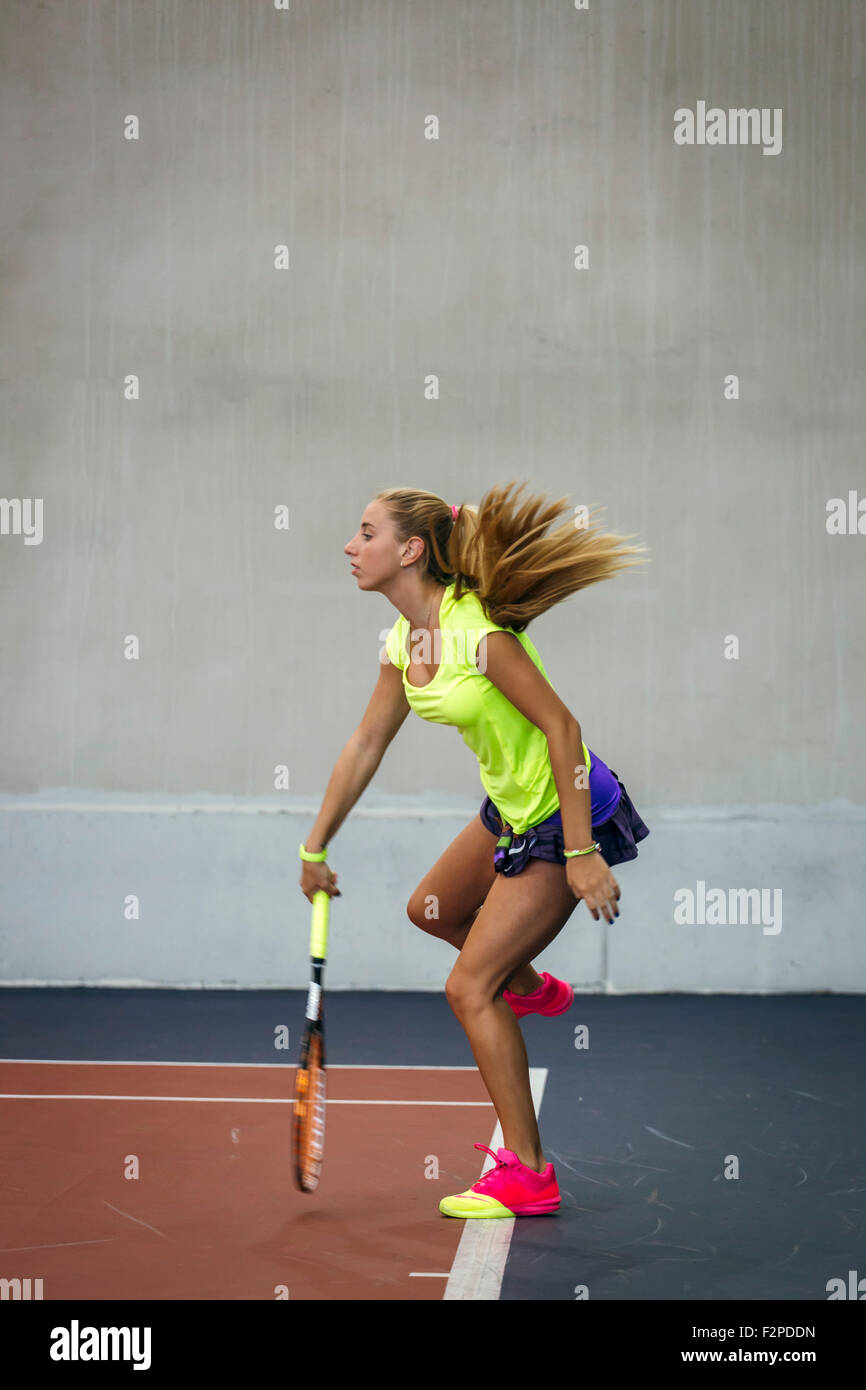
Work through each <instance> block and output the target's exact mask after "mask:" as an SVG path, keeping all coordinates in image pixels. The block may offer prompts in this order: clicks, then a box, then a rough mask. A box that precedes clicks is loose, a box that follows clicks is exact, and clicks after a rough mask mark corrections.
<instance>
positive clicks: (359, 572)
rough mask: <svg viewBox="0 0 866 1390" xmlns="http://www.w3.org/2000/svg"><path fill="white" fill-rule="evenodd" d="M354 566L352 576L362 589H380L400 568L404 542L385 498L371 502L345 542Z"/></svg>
mask: <svg viewBox="0 0 866 1390" xmlns="http://www.w3.org/2000/svg"><path fill="white" fill-rule="evenodd" d="M343 551H344V554H346V555H348V557H349V560H350V562H351V563H352V565H353V566H355V567H356V568H354V569H353V570H352V571H351V574H352V578H353V579H354V580H355V581H356V583H357V586H358V588H360V589H378V588H379V587H380V586H381V585H382V584H386V583H387V582H388V580H389V579H393V578H394V576H395V575H396V574H398V573H399V571H400V568H401V566H400V546H399V545H398V543H397V538H396V536H395V535H394V524H393V522H392V521H391V518H390V516H389V515H388V511H387V509H386V507H385V504H384V502H369V503H368V504H367V506H366V507H365V509H364V514H363V516H362V517H361V524H360V526H359V527H358V530H357V532H356V533H355V535H354V536H353V537H352V539H351V540H350V541H349V542H348V543H347V544H346V545H344V546H343Z"/></svg>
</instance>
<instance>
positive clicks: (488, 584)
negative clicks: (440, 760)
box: [300, 483, 649, 1217]
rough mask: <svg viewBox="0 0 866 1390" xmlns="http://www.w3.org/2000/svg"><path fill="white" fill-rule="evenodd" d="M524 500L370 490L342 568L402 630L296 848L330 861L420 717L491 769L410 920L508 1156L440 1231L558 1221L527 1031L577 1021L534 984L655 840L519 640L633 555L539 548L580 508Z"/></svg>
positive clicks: (605, 548) (551, 981) (555, 988)
mask: <svg viewBox="0 0 866 1390" xmlns="http://www.w3.org/2000/svg"><path fill="white" fill-rule="evenodd" d="M513 487H514V484H511V483H509V484H508V486H507V487H505V488H502V487H494V488H491V489H490V490H489V492H488V493H487V494H486V495H485V497H484V498H483V499H482V501H481V503H480V505H479V506H478V507H477V508H474V507H469V506H463V507H459V508H458V507H456V506H449V505H448V504H447V503H446V502H443V501H442V499H441V498H439V497H436V496H435V495H434V494H433V493H429V492H419V491H415V490H412V489H409V488H394V489H389V490H387V491H384V492H380V493H377V495H376V496H375V497H374V498H373V500H372V501H371V502H370V503H369V504H368V505H367V507H366V508H365V510H364V514H363V516H362V518H361V524H360V527H359V529H358V532H357V534H356V535H355V536H353V538H352V539H351V540H350V541H349V542H348V543H347V545H346V546H345V547H344V551H345V554H346V555H347V556H348V557H349V560H350V561H351V564H352V574H353V575H354V577H355V581H356V584H357V586H358V588H360V589H363V590H364V591H365V592H371V591H372V592H375V593H380V594H384V595H385V596H386V598H388V599H389V600H390V602H391V603H393V605H394V607H395V608H396V609H397V610H398V613H399V616H398V618H397V621H396V622H395V623H394V626H393V627H392V629H391V631H390V632H389V634H388V638H387V643H386V649H387V656H386V658H385V659H384V661H383V664H382V667H381V670H380V673H379V679H378V683H377V685H376V688H375V690H374V692H373V696H372V699H371V700H370V703H369V705H368V706H367V710H366V712H365V714H364V717H363V719H362V720H361V723H360V724H359V725H358V728H357V729H356V730H355V732H354V734H352V736H351V738H350V739H349V741H348V742H347V744H346V746H345V748H344V749H343V751H342V753H341V754H340V757H339V759H338V761H337V763H336V766H335V767H334V770H333V772H332V774H331V778H330V781H329V782H328V786H327V790H326V792H325V796H324V800H323V802H322V806H321V809H320V811H319V815H318V817H317V819H316V823H315V825H314V826H313V829H312V832H311V834H310V835H309V837H308V839H307V840H306V842H305V843H304V844H302V845H301V846H300V849H301V851H302V854H314V853H316V852H326V850H327V845H328V844H329V842H330V841H331V839H332V838H333V836H334V835H335V834H336V832H337V830H338V829H339V827H340V825H341V824H342V823H343V821H344V820H345V818H346V816H347V815H348V813H349V811H350V809H351V808H352V806H354V804H355V802H356V801H357V800H358V798H359V797H360V796H361V794H362V792H363V791H364V788H365V787H366V786H367V784H368V782H369V781H370V780H371V778H372V777H373V775H374V773H375V771H376V769H377V768H378V766H379V763H380V762H381V760H382V756H383V754H384V752H385V749H386V748H387V747H388V745H389V743H390V742H391V740H392V739H393V737H394V735H395V734H396V733H397V731H398V729H399V728H400V726H401V725H402V723H403V720H404V719H405V718H406V715H407V714H408V713H409V710H410V709H414V710H416V711H417V713H418V714H419V715H420V716H421V717H422V718H424V719H428V720H432V721H434V722H436V723H440V724H450V725H453V726H456V728H458V729H459V730H460V732H461V734H462V736H463V739H464V741H465V743H466V744H467V745H468V746H469V747H470V748H471V749H472V751H473V753H475V755H476V757H477V758H478V765H479V773H480V777H481V782H482V785H483V787H484V789H485V791H486V792H487V795H486V796H485V798H484V801H483V802H482V805H481V810H480V813H479V815H478V817H476V818H474V819H473V820H472V821H470V823H469V824H468V825H467V826H466V827H465V829H464V830H462V831H461V832H460V834H459V835H458V836H457V838H456V839H455V840H454V841H453V843H452V844H451V845H450V846H449V848H448V849H446V850H445V852H444V854H442V855H441V857H440V858H439V859H438V860H437V861H436V863H435V864H434V865H433V867H432V868H431V869H430V871H429V873H428V874H427V875H426V877H425V878H424V879H423V880H422V882H421V883H420V884H419V885H418V887H417V888H416V890H415V892H414V893H413V894H412V897H411V899H410V901H409V904H408V908H407V911H408V915H409V917H410V919H411V920H412V921H413V922H414V923H415V924H416V925H417V926H419V927H421V928H422V930H424V931H427V932H430V933H431V934H432V935H434V936H437V937H439V938H441V939H442V940H444V941H448V942H450V943H451V945H452V946H455V947H456V948H457V951H458V952H459V955H458V957H457V961H456V964H455V965H454V968H453V969H452V971H451V974H450V975H449V977H448V980H447V982H446V985H445V993H446V995H447V998H448V1001H449V1003H450V1005H451V1008H452V1009H453V1011H454V1013H455V1014H456V1016H457V1018H458V1019H459V1021H460V1023H461V1025H462V1026H463V1028H464V1030H465V1032H466V1035H467V1037H468V1039H469V1043H470V1045H471V1047H472V1051H473V1054H474V1056H475V1060H476V1062H477V1064H478V1069H479V1071H480V1073H481V1076H482V1078H483V1080H484V1084H485V1086H486V1087H487V1090H488V1092H489V1094H490V1098H491V1101H492V1102H493V1105H494V1107H495V1109H496V1113H497V1116H498V1117H499V1122H500V1124H501V1126H502V1137H503V1141H504V1144H503V1147H501V1148H499V1149H498V1150H497V1152H496V1153H495V1154H493V1151H492V1150H491V1149H489V1148H487V1146H486V1145H484V1144H476V1145H475V1147H476V1148H477V1149H484V1150H485V1151H486V1152H487V1153H489V1154H491V1156H492V1157H493V1158H495V1159H496V1166H495V1167H494V1168H492V1169H491V1170H490V1171H489V1172H488V1173H486V1174H485V1175H484V1177H482V1178H480V1179H479V1180H478V1182H476V1183H475V1184H474V1185H473V1186H472V1187H471V1188H469V1189H467V1191H465V1192H462V1193H459V1194H458V1195H456V1196H452V1197H445V1198H443V1200H442V1201H441V1202H440V1205H439V1209H440V1211H441V1212H442V1213H443V1214H444V1215H446V1216H460V1217H509V1216H528V1215H535V1214H538V1213H542V1212H549V1211H555V1210H556V1208H557V1207H558V1206H559V1200H560V1199H559V1188H558V1186H557V1182H556V1174H555V1172H554V1169H553V1165H552V1164H551V1163H546V1162H545V1158H544V1154H543V1151H542V1147H541V1139H540V1136H539V1133H538V1125H537V1123H536V1117H535V1110H534V1106H533V1103H532V1095H531V1092H530V1085H529V1064H528V1059H527V1055H526V1048H525V1046H524V1042H523V1036H522V1034H521V1031H520V1027H519V1024H518V1022H517V1019H518V1017H520V1016H522V1015H524V1014H527V1013H541V1014H547V1015H553V1014H560V1013H563V1012H564V1011H565V1010H566V1009H567V1008H569V1006H570V1005H571V1002H572V1000H573V997H574V993H573V990H572V989H571V987H570V985H568V984H566V983H565V982H564V981H562V980H557V979H555V978H553V977H552V976H551V975H549V974H547V973H546V972H545V973H544V974H543V975H541V976H539V975H538V974H537V973H536V971H535V970H534V969H533V966H532V960H533V958H534V957H535V956H537V955H538V954H539V952H541V951H543V950H544V949H545V947H547V946H549V945H550V943H551V941H553V940H554V938H555V937H556V936H557V935H558V934H559V932H560V931H561V930H562V928H563V926H564V925H565V923H566V922H567V921H568V919H569V917H570V916H571V914H572V912H573V911H574V909H575V907H576V906H577V904H578V902H579V901H580V900H581V899H582V900H583V901H584V902H585V903H586V906H587V909H588V910H589V912H590V913H591V915H592V917H593V918H594V919H595V921H599V920H600V919H601V918H603V919H604V921H606V922H608V923H612V922H613V921H614V920H615V918H617V917H618V916H619V906H618V899H619V897H620V889H619V885H618V883H617V881H616V879H615V878H614V876H613V874H612V873H611V871H610V866H611V864H618V863H622V862H623V861H625V860H628V859H634V858H636V857H637V846H636V842H637V841H639V840H642V839H643V838H644V837H645V836H646V835H648V834H649V830H648V829H647V827H646V825H644V823H643V821H642V820H641V818H640V816H639V815H638V813H637V811H636V810H635V808H634V806H633V805H632V803H631V800H630V798H629V796H628V793H627V791H626V789H625V787H624V786H623V784H622V783H621V782H620V781H619V778H618V777H617V775H616V773H615V772H613V771H612V770H611V769H610V768H608V767H607V766H606V765H605V763H603V762H602V761H601V759H600V758H599V757H598V755H597V754H594V753H592V752H591V750H590V749H588V748H587V746H586V744H585V743H584V742H583V738H582V735H581V729H580V724H579V721H578V719H577V717H576V715H575V714H574V713H573V712H572V711H571V710H570V709H569V708H568V707H567V706H566V705H565V704H564V703H563V702H562V700H561V699H560V698H559V696H558V695H557V693H556V691H555V690H554V688H553V686H552V684H551V682H550V680H549V678H548V676H547V673H546V671H545V669H544V666H543V664H542V661H541V658H540V656H539V655H538V652H537V651H536V649H535V647H534V645H533V643H532V642H531V640H530V639H529V637H527V635H526V631H525V629H526V627H527V624H528V623H529V622H531V620H532V619H533V618H536V617H538V616H539V614H541V613H544V612H546V611H547V609H549V608H551V607H552V606H553V605H554V604H555V603H559V602H560V601H561V600H562V599H564V598H567V597H568V596H569V595H570V594H572V593H575V592H576V591H577V590H578V589H582V588H584V587H585V586H586V585H588V584H594V583H597V582H598V581H599V580H602V579H608V578H610V577H611V576H613V575H614V574H615V573H616V572H617V571H618V570H619V569H622V568H626V567H628V566H629V565H633V564H637V563H640V559H639V558H638V548H635V547H632V546H628V545H625V544H624V543H623V538H622V537H619V536H613V535H606V534H603V533H601V532H599V531H598V530H597V529H596V528H595V527H594V526H590V525H584V526H580V525H578V524H577V522H576V521H575V520H574V519H572V520H570V521H568V522H565V523H563V524H562V525H560V526H559V527H558V528H557V529H556V530H555V531H554V532H553V533H552V534H550V535H545V532H546V531H547V530H548V527H549V526H550V523H551V522H552V521H553V520H554V519H556V518H557V517H559V516H560V515H561V514H562V512H563V511H564V510H569V509H568V508H567V507H566V506H565V505H564V499H563V501H561V502H559V503H548V502H546V501H545V499H544V498H540V497H529V498H528V499H526V500H524V501H522V502H518V500H517V498H516V497H515V496H512V495H511V493H512V488H513ZM520 490H521V489H518V491H520ZM639 549H644V547H640V548H639ZM410 635H411V641H407V638H409V637H410ZM584 650H585V647H584ZM380 660H382V658H381V657H380ZM320 888H324V889H325V890H326V892H328V893H330V894H332V895H339V889H338V888H337V875H336V874H335V873H333V872H332V871H331V869H330V868H329V867H328V865H327V863H326V862H324V860H323V861H322V862H320V863H314V862H309V861H306V860H305V862H304V864H303V869H302V873H301V889H302V891H303V892H304V894H305V895H306V896H307V897H308V898H309V899H310V901H312V898H313V894H314V893H315V892H316V890H317V889H320Z"/></svg>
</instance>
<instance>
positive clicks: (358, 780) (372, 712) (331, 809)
mask: <svg viewBox="0 0 866 1390" xmlns="http://www.w3.org/2000/svg"><path fill="white" fill-rule="evenodd" d="M408 713H409V702H408V700H407V699H406V692H405V690H404V689H403V677H402V675H401V674H400V671H399V670H398V668H397V667H396V666H394V665H392V663H391V662H387V663H386V664H385V665H383V666H382V667H381V669H380V671H379V679H378V681H377V682H376V688H375V689H374V691H373V694H372V696H371V697H370V703H369V704H368V706H367V708H366V710H365V711H364V717H363V719H362V720H361V722H360V724H359V725H358V727H357V729H356V730H355V732H354V733H353V734H352V736H351V738H350V739H349V740H348V741H347V743H346V746H345V748H344V749H343V751H342V753H341V754H340V756H339V758H338V759H337V761H336V763H335V764H334V770H333V772H332V773H331V777H330V780H329V782H328V785H327V788H326V790H325V796H324V799H323V801H322V805H321V809H320V810H319V814H318V816H317V817H316V823H315V825H314V826H313V828H312V830H311V831H310V835H309V838H308V839H307V840H305V841H304V847H305V849H308V850H309V851H310V853H314V852H315V851H316V850H320V849H323V848H324V846H325V845H329V844H330V843H331V840H332V839H333V837H334V836H335V835H336V833H337V831H338V830H339V828H340V826H341V825H342V824H343V821H344V820H345V819H346V817H347V815H348V814H349V812H350V811H351V809H352V807H353V806H354V804H355V802H356V801H357V800H358V798H359V797H360V796H361V795H362V793H363V791H364V789H365V787H366V786H367V784H368V783H369V782H370V781H371V780H372V778H373V775H374V773H375V771H376V769H377V767H378V766H379V764H380V762H381V761H382V758H383V757H384V755H385V749H386V748H387V747H388V744H389V743H390V742H391V740H392V738H393V737H394V735H395V734H396V733H397V730H398V729H399V728H400V726H401V724H402V723H403V720H404V719H405V718H406V715H407V714H408Z"/></svg>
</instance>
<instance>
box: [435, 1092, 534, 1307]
mask: <svg viewBox="0 0 866 1390" xmlns="http://www.w3.org/2000/svg"><path fill="white" fill-rule="evenodd" d="M546 1081H547V1068H546V1067H530V1068H529V1085H530V1089H531V1091H532V1104H533V1106H534V1107H535V1113H536V1115H537V1114H538V1112H539V1110H540V1109H541V1098H542V1096H543V1095H544V1087H545V1083H546ZM501 1147H502V1126H501V1125H500V1124H498V1123H497V1125H496V1128H495V1129H494V1131H493V1138H492V1139H491V1140H490V1143H489V1145H488V1148H491V1149H492V1150H493V1152H494V1153H495V1152H496V1150H497V1149H499V1148H501ZM492 1167H493V1159H492V1158H491V1157H490V1155H489V1154H487V1155H486V1156H485V1159H484V1165H483V1167H482V1169H481V1172H480V1173H479V1175H478V1176H479V1177H483V1176H484V1174H485V1173H486V1172H487V1170H488V1169H489V1168H492ZM476 1181H477V1179H476ZM459 1219H460V1218H459V1217H456V1218H455V1217H452V1218H451V1220H459ZM516 1220H517V1217H516V1216H501V1217H500V1216H497V1217H488V1218H480V1217H471V1216H470V1217H466V1218H465V1219H464V1222H463V1234H462V1236H461V1237H460V1244H459V1245H458V1247H457V1254H456V1255H455V1256H454V1263H453V1265H452V1266H451V1274H450V1276H449V1279H448V1283H447V1284H446V1285H445V1292H444V1293H443V1295H442V1301H443V1302H445V1301H446V1300H447V1301H454V1300H455V1299H461V1300H475V1301H480V1300H487V1301H494V1302H495V1301H496V1300H498V1298H499V1292H500V1289H501V1288H502V1276H503V1274H504V1273H505V1262H506V1260H507V1259H508V1249H509V1246H510V1245H511V1236H512V1232H513V1231H514V1223H515V1221H516Z"/></svg>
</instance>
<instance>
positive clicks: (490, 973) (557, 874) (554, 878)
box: [446, 859, 580, 1002]
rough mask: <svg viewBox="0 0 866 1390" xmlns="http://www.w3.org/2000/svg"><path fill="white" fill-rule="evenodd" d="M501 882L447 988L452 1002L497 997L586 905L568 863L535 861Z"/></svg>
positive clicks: (492, 892) (489, 897) (501, 877)
mask: <svg viewBox="0 0 866 1390" xmlns="http://www.w3.org/2000/svg"><path fill="white" fill-rule="evenodd" d="M495 877H496V879H497V882H496V883H495V884H494V885H493V887H492V888H491V890H490V892H489V893H488V894H487V897H486V899H485V901H484V905H483V907H482V908H481V911H480V912H479V913H478V916H477V917H476V918H475V921H474V923H473V925H472V931H471V932H470V933H469V936H468V937H467V938H466V945H465V946H464V947H463V950H462V951H461V952H460V955H459V956H458V958H457V962H456V964H455V966H454V968H453V970H452V971H451V975H450V977H449V980H448V984H447V985H446V991H447V993H448V995H449V998H451V999H452V1002H453V1000H454V999H455V998H459V997H461V996H462V997H467V998H470V999H471V998H475V999H481V998H483V999H493V998H495V996H496V995H497V994H498V993H499V992H500V991H501V990H502V988H503V987H504V985H505V984H506V982H507V981H508V980H509V979H510V978H511V976H512V975H513V974H514V972H515V971H516V970H518V969H519V968H520V966H521V965H523V964H524V962H526V961H528V960H532V959H533V957H534V956H537V955H538V954H539V953H540V952H541V951H543V950H544V949H545V948H546V947H547V946H549V945H550V943H551V941H553V940H554V939H555V938H556V937H557V936H558V935H559V933H560V932H561V931H562V928H563V927H564V926H565V924H566V922H567V921H568V919H569V917H570V916H571V914H572V913H573V912H574V909H575V908H576V907H577V905H578V903H579V902H580V898H578V897H576V896H575V894H574V891H573V889H572V888H571V887H570V885H569V882H568V879H567V878H566V876H565V867H564V865H562V864H551V863H548V862H547V861H546V860H543V859H530V861H529V863H528V864H527V866H526V868H525V869H524V870H523V872H522V873H520V874H515V875H513V876H512V877H506V876H505V875H502V874H496V875H495Z"/></svg>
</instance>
